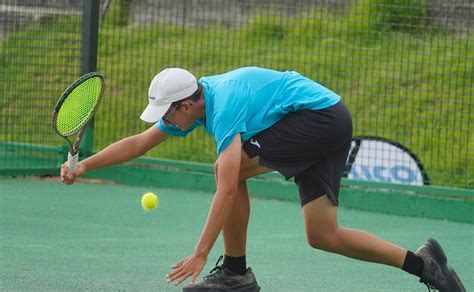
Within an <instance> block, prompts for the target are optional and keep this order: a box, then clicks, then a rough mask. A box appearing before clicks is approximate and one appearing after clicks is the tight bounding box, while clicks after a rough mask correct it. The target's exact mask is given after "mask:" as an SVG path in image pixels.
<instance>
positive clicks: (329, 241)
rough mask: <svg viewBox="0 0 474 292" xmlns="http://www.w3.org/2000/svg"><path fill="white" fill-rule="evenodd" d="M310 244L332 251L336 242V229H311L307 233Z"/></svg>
mask: <svg viewBox="0 0 474 292" xmlns="http://www.w3.org/2000/svg"><path fill="white" fill-rule="evenodd" d="M306 238H307V240H308V244H309V245H310V246H311V247H313V248H315V249H320V250H325V251H331V250H332V249H333V247H334V246H335V244H336V239H337V237H336V232H335V230H330V229H329V230H321V231H309V232H307V233H306Z"/></svg>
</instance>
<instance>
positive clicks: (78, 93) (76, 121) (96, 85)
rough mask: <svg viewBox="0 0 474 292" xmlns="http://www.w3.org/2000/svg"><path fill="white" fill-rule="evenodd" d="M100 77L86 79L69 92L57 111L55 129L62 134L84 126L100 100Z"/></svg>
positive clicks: (70, 132) (68, 133) (74, 131)
mask: <svg viewBox="0 0 474 292" xmlns="http://www.w3.org/2000/svg"><path fill="white" fill-rule="evenodd" d="M102 86H103V84H102V79H101V78H100V77H93V78H90V79H87V80H86V81H84V82H83V83H81V84H80V85H79V86H77V87H76V88H74V90H73V91H72V92H71V93H69V95H68V97H67V98H66V99H65V100H64V102H63V104H62V105H61V108H60V109H59V111H58V117H57V122H56V128H57V131H58V132H59V133H60V134H61V135H63V136H69V135H72V134H75V133H76V132H77V131H78V130H79V129H81V128H82V127H84V126H85V124H86V123H87V122H88V121H89V119H90V118H91V117H92V115H93V114H94V111H95V109H96V107H97V105H98V103H99V101H100V96H101V91H102Z"/></svg>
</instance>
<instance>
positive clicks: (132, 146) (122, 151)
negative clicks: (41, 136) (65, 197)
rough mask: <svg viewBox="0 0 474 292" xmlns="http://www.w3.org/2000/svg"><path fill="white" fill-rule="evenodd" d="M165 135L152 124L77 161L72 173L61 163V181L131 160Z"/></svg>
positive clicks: (159, 141) (156, 143)
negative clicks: (74, 171)
mask: <svg viewBox="0 0 474 292" xmlns="http://www.w3.org/2000/svg"><path fill="white" fill-rule="evenodd" d="M167 137H169V135H168V134H166V133H165V132H163V131H162V130H160V129H159V128H158V127H156V126H155V125H153V126H152V127H150V128H149V129H147V130H146V131H144V132H142V133H140V134H137V135H134V136H130V137H127V138H124V139H122V140H120V141H117V142H115V143H113V144H111V145H109V146H108V147H106V148H104V149H103V150H102V151H100V152H98V153H97V154H95V155H93V156H91V157H89V158H87V159H85V160H83V161H81V162H79V164H78V165H77V170H76V173H74V175H72V174H70V173H69V172H68V169H67V164H63V165H62V167H61V181H63V182H64V183H66V184H71V183H73V182H74V179H75V177H78V176H80V175H82V174H84V173H85V172H87V171H90V170H94V169H97V168H102V167H107V166H111V165H115V164H119V163H123V162H126V161H129V160H132V159H133V158H136V157H138V156H141V155H143V154H145V153H146V152H147V151H148V150H150V149H151V148H153V147H155V146H157V145H159V144H160V143H162V142H163V141H164V140H166V138H167Z"/></svg>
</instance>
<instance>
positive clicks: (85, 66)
mask: <svg viewBox="0 0 474 292" xmlns="http://www.w3.org/2000/svg"><path fill="white" fill-rule="evenodd" d="M99 2H100V1H97V0H84V4H83V16H82V48H81V75H84V74H86V73H89V72H94V71H97V46H98V36H99V15H100V13H99V12H100V11H99V10H100V6H99ZM93 147H94V118H92V119H91V120H90V121H89V124H88V125H87V129H86V133H85V134H84V138H83V139H82V141H81V145H80V146H79V153H80V155H81V156H82V157H87V156H90V155H91V154H92V149H93Z"/></svg>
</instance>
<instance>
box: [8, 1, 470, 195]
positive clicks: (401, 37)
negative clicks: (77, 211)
mask: <svg viewBox="0 0 474 292" xmlns="http://www.w3.org/2000/svg"><path fill="white" fill-rule="evenodd" d="M473 19H474V2H472V1H471V0H449V1H441V0H312V1H309V0H305V1H290V0H278V1H277V0H252V1H250V0H240V1H237V0H234V1H231V0H160V1H151V0H141V1H140V0H101V1H89V0H84V1H81V0H37V1H33V0H0V174H3V175H17V174H45V173H56V172H57V167H58V165H59V164H60V163H61V162H62V161H64V159H65V158H64V157H65V156H64V155H65V153H67V148H65V146H66V145H65V142H64V141H63V140H62V139H61V138H60V137H59V136H57V135H56V134H55V133H54V131H53V129H52V127H51V114H52V110H53V108H54V105H55V102H56V100H57V99H58V98H59V96H60V95H61V94H62V92H63V91H64V90H65V88H66V87H67V86H68V85H69V84H70V83H71V82H72V81H73V80H75V79H76V78H77V77H79V76H80V75H81V74H83V73H86V72H89V71H98V72H100V73H101V74H103V75H104V77H105V80H106V91H105V95H104V100H103V103H102V105H101V107H100V108H99V111H98V112H97V114H96V117H95V121H94V123H93V124H91V125H90V129H89V131H88V134H87V137H86V138H85V139H84V141H83V144H82V146H81V148H82V149H81V154H82V155H83V156H87V155H90V154H92V153H94V152H95V151H99V150H100V149H102V148H104V147H105V146H107V145H109V144H110V143H112V142H114V141H116V140H119V139H121V138H124V137H126V136H128V135H132V134H136V133H139V132H141V131H143V130H145V129H147V128H148V127H149V126H151V125H149V124H146V123H144V122H142V121H141V120H140V119H139V116H140V114H141V112H142V111H143V109H144V108H145V106H146V105H147V92H148V85H149V82H150V81H151V79H152V78H153V76H154V75H155V74H156V73H158V72H159V71H161V70H162V69H164V68H167V67H182V68H186V69H188V70H189V71H191V72H193V73H194V74H195V75H196V76H197V77H198V78H199V77H201V76H207V75H215V74H220V73H223V72H225V71H228V70H232V69H235V68H238V67H243V66H261V67H267V68H272V69H275V70H282V71H283V70H295V71H298V72H300V73H302V74H303V75H306V76H308V77H310V78H312V79H313V80H315V81H317V82H319V83H321V84H323V85H324V86H326V87H328V88H330V89H331V90H333V91H335V92H336V93H338V94H339V95H341V96H342V98H343V100H344V102H345V103H346V105H347V106H348V108H349V109H350V111H351V112H352V115H353V120H354V134H355V135H357V136H376V137H382V138H386V139H389V140H391V141H396V142H397V143H400V144H402V145H404V146H405V147H406V148H408V149H410V150H411V151H412V152H413V153H415V154H416V156H417V157H418V159H419V160H420V161H421V162H422V164H423V166H424V168H423V170H422V171H423V172H424V174H425V175H427V176H428V177H429V183H430V184H432V185H435V186H444V187H450V188H464V189H473V188H474V129H473V128H474V90H473V88H474V82H473V81H474V80H473V79H474V35H473V32H474V29H473V25H474V21H473ZM147 156H148V157H158V158H169V159H175V160H184V161H191V162H206V163H210V162H213V161H214V160H215V158H216V154H215V148H214V141H213V138H212V137H210V136H208V135H207V134H205V133H204V131H203V129H198V130H196V131H194V132H193V133H192V134H191V135H190V138H187V139H182V138H173V139H171V140H169V141H167V142H166V143H165V144H164V145H162V146H160V147H157V148H156V149H154V150H152V151H150V152H149V153H148V154H147Z"/></svg>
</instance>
